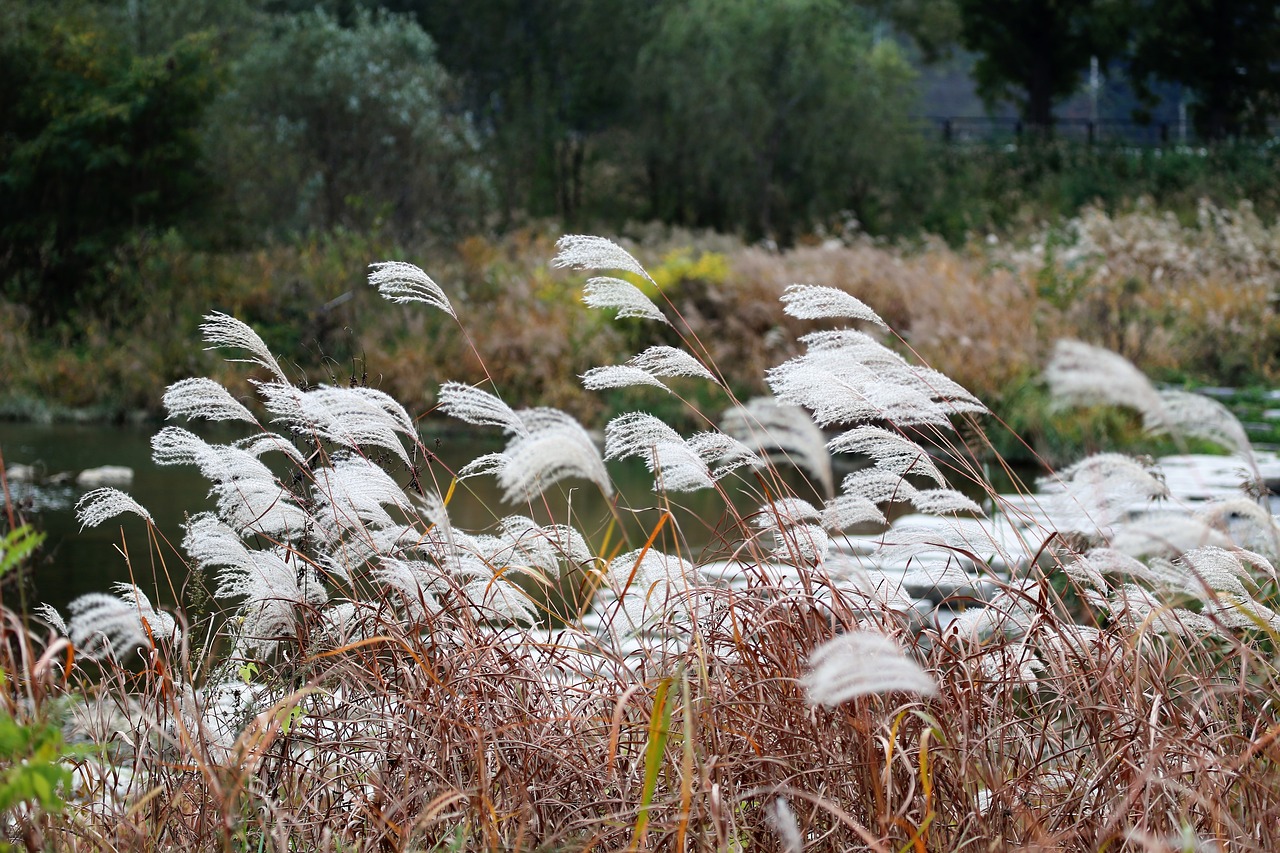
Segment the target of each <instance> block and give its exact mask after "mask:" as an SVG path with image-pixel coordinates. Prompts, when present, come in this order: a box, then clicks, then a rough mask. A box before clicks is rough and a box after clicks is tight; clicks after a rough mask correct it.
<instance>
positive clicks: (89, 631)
mask: <svg viewBox="0 0 1280 853" xmlns="http://www.w3.org/2000/svg"><path fill="white" fill-rule="evenodd" d="M112 589H113V590H115V593H116V594H115V595H114V596H111V595H107V594H105V593H101V592H91V593H89V594H87V595H82V596H80V597H79V598H77V599H76V600H75V601H73V602H71V604H70V605H68V608H67V609H68V610H69V611H70V613H71V619H70V621H69V623H68V627H69V628H70V630H69V631H68V632H67V635H68V636H69V637H70V639H71V643H72V645H74V646H75V647H76V649H77V650H78V651H79V652H80V653H81V654H83V655H85V656H86V657H90V658H98V657H102V656H104V655H107V656H110V655H115V654H117V653H118V652H121V651H126V650H130V649H133V648H136V647H137V646H151V645H153V644H154V643H155V642H156V641H158V640H168V639H172V638H176V637H177V636H178V625H177V622H175V621H174V618H173V617H172V616H170V615H169V614H168V613H162V612H160V611H157V610H156V609H155V608H154V607H152V606H151V601H150V599H148V598H147V596H146V593H144V592H143V591H142V590H141V589H139V588H138V587H136V586H134V585H133V584H129V583H116V584H113V585H112Z"/></svg>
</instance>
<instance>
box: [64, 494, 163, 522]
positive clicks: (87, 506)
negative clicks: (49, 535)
mask: <svg viewBox="0 0 1280 853" xmlns="http://www.w3.org/2000/svg"><path fill="white" fill-rule="evenodd" d="M125 512H131V513H133V514H134V515H136V516H139V517H140V518H143V519H145V520H146V521H147V523H151V520H152V519H151V513H149V512H147V510H146V508H145V507H143V506H142V504H140V503H138V502H137V501H135V500H134V499H133V498H131V497H130V496H129V495H127V494H125V493H124V492H122V491H120V490H119V489H113V488H110V487H105V488H101V489H94V490H93V491H92V492H86V493H85V494H84V495H83V496H82V497H81V498H80V500H79V501H77V502H76V520H77V521H79V522H80V529H81V530H84V529H85V528H86V527H97V526H98V525H99V524H101V523H102V522H104V521H106V520H107V519H110V518H115V517H116V516H117V515H120V514H121V513H125Z"/></svg>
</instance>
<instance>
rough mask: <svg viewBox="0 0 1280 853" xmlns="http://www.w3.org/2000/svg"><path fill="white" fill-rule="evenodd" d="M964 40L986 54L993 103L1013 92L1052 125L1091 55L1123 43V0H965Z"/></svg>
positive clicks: (986, 82)
mask: <svg viewBox="0 0 1280 853" xmlns="http://www.w3.org/2000/svg"><path fill="white" fill-rule="evenodd" d="M958 5H959V7H960V15H961V20H962V22H963V24H962V39H963V42H964V45H965V47H967V48H968V49H969V50H972V51H975V52H977V53H978V54H979V58H978V62H977V64H976V65H975V66H974V76H975V77H976V78H977V83H978V89H979V91H980V92H981V93H982V95H983V97H984V98H985V99H987V101H988V102H996V101H1000V100H1004V99H1006V98H1012V99H1014V100H1015V101H1016V102H1017V103H1018V104H1019V106H1020V107H1021V109H1022V115H1023V117H1024V118H1026V119H1027V120H1028V121H1029V122H1031V123H1032V124H1034V125H1037V126H1040V127H1048V126H1049V125H1050V123H1051V120H1052V115H1053V112H1052V111H1053V103H1054V101H1056V100H1058V99H1060V98H1062V97H1064V96H1066V95H1069V94H1071V93H1073V92H1074V91H1075V90H1076V87H1077V85H1078V83H1079V79H1080V74H1081V72H1082V71H1083V70H1084V69H1085V68H1088V67H1089V57H1090V56H1095V55H1104V56H1105V55H1106V54H1107V53H1108V52H1110V50H1111V49H1112V48H1113V46H1114V45H1115V42H1116V36H1117V30H1118V25H1119V24H1120V19H1119V11H1120V10H1119V4H1118V3H1117V2H1116V0H1034V2H1026V0H958Z"/></svg>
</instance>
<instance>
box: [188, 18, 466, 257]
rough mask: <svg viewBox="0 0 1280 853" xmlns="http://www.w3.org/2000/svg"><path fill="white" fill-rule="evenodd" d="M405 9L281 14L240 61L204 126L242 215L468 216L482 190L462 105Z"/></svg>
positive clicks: (394, 219) (290, 224)
mask: <svg viewBox="0 0 1280 853" xmlns="http://www.w3.org/2000/svg"><path fill="white" fill-rule="evenodd" d="M451 88H452V81H451V80H450V78H449V75H448V74H447V73H446V72H445V70H444V68H442V67H441V65H440V63H439V62H438V61H437V60H436V48H435V44H434V42H433V41H432V40H431V37H430V36H429V35H427V33H426V32H424V31H423V30H422V28H421V27H419V26H418V24H417V23H416V22H415V21H414V20H413V19H412V18H411V17H409V16H406V15H395V14H389V13H381V12H378V13H374V12H369V11H367V10H359V11H358V12H356V13H354V14H353V19H352V21H351V24H350V26H344V25H343V24H342V23H341V22H340V21H339V20H338V18H336V17H335V16H333V15H330V14H328V13H326V12H324V11H322V10H320V9H316V10H314V11H311V12H304V13H299V14H296V15H280V16H276V17H275V18H274V20H273V21H272V24H271V25H270V26H268V27H266V28H265V29H264V31H263V32H262V33H261V35H260V37H259V38H258V39H257V40H256V41H255V42H253V43H252V44H251V45H250V46H249V48H248V50H247V51H246V53H245V55H244V56H243V57H241V58H240V59H239V61H237V62H236V63H235V64H234V66H233V78H232V83H231V86H230V87H229V89H228V92H227V94H226V96H225V97H224V98H223V99H222V100H221V101H220V102H219V103H218V104H217V106H216V108H215V116H214V121H213V128H212V131H213V132H212V133H211V135H210V138H211V145H212V146H213V148H214V156H215V157H216V158H217V160H218V162H219V163H220V164H221V165H222V167H223V173H224V174H225V175H227V176H228V179H229V180H230V181H231V182H232V184H233V186H232V190H231V191H232V194H233V197H234V198H235V204H236V206H237V208H238V209H239V213H240V216H242V217H243V219H244V221H245V222H246V223H249V224H251V225H255V226H257V227H259V228H262V229H266V230H284V231H305V230H310V229H322V230H323V229H329V228H334V227H339V226H343V227H353V228H367V227H371V226H373V225H374V224H376V223H379V222H385V223H388V224H390V225H392V226H393V227H395V228H396V229H397V230H398V231H399V232H400V233H401V234H402V235H408V234H410V233H412V232H414V231H416V230H419V229H422V228H429V229H433V230H445V231H449V230H454V229H465V228H467V227H468V226H469V225H471V224H473V223H474V221H475V216H476V213H477V204H478V201H477V199H478V198H482V197H483V194H484V193H485V191H486V180H485V176H484V174H483V171H482V170H480V169H478V168H477V162H476V140H475V134H474V131H473V128H472V126H471V124H470V122H469V121H468V120H467V117H466V116H465V115H463V114H460V113H459V112H458V111H456V110H454V109H452V108H451V106H450V92H451Z"/></svg>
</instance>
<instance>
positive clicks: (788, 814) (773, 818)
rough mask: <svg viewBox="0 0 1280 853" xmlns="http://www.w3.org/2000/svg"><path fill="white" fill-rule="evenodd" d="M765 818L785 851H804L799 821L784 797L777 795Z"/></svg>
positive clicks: (793, 852)
mask: <svg viewBox="0 0 1280 853" xmlns="http://www.w3.org/2000/svg"><path fill="white" fill-rule="evenodd" d="M767 819H768V821H769V825H770V826H772V827H773V831H774V832H776V833H778V838H779V840H781V841H782V849H783V850H785V851H786V853H804V836H803V835H801V833H800V822H799V821H798V820H796V813H795V812H793V811H792V810H791V806H790V805H788V804H787V800H786V798H785V797H778V798H776V799H775V800H774V801H773V808H771V809H770V810H769V813H768V815H767Z"/></svg>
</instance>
